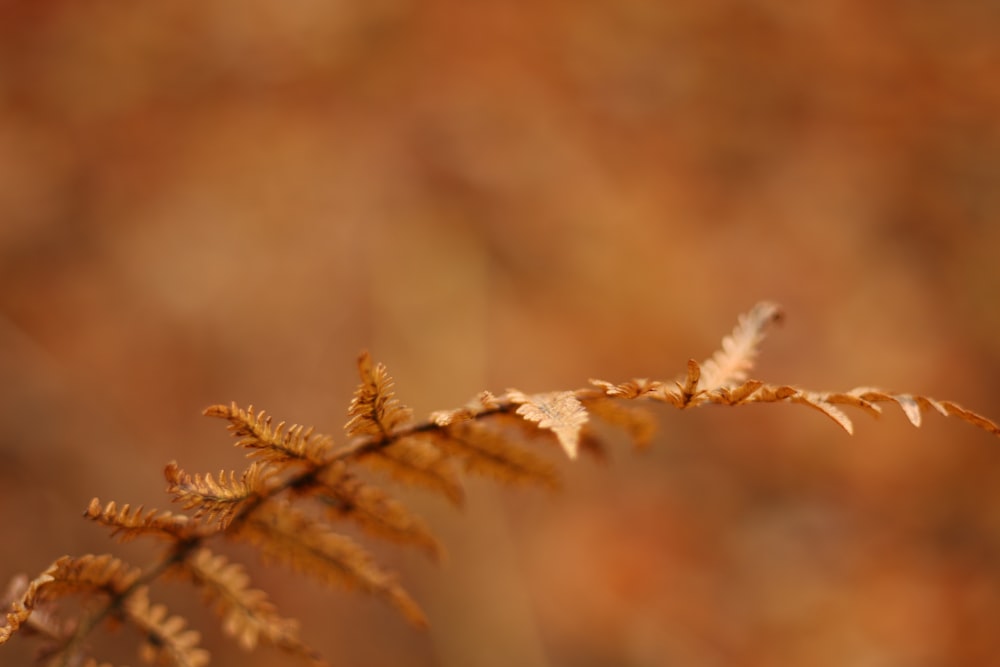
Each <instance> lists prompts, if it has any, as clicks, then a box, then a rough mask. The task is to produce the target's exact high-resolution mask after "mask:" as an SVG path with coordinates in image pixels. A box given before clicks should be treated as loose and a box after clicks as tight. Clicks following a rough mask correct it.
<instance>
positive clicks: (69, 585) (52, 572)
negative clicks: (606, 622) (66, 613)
mask: <svg viewBox="0 0 1000 667" xmlns="http://www.w3.org/2000/svg"><path fill="white" fill-rule="evenodd" d="M139 575H140V570H139V569H138V568H135V567H133V566H131V565H129V564H127V563H125V562H124V561H122V560H120V559H118V558H116V557H114V556H112V555H111V554H102V555H100V556H95V555H93V554H87V555H85V556H79V557H75V558H74V557H70V556H62V557H61V558H58V559H57V560H56V561H55V562H54V563H52V565H50V566H49V567H48V569H46V570H45V571H44V572H42V573H41V574H40V575H38V576H37V577H35V578H34V579H32V580H31V581H30V582H28V585H27V586H26V587H25V589H24V592H23V593H22V594H21V596H20V598H19V599H15V600H14V601H13V602H12V603H11V606H10V610H9V611H8V612H7V615H6V624H5V625H4V626H3V627H0V644H3V643H5V642H6V641H7V640H8V639H9V638H10V636H11V635H12V634H13V633H14V632H16V631H17V630H18V628H20V627H21V626H23V625H24V624H25V622H26V621H28V619H29V617H30V616H31V614H32V612H33V611H34V610H35V609H36V608H37V607H38V605H39V604H41V603H43V602H47V601H50V600H56V599H58V598H62V597H65V596H67V595H72V594H76V593H103V594H107V595H111V596H121V595H122V594H124V593H125V592H126V591H128V590H129V588H131V587H132V585H133V584H135V582H136V581H137V580H138V578H139Z"/></svg>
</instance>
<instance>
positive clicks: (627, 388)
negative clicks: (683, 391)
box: [590, 378, 663, 398]
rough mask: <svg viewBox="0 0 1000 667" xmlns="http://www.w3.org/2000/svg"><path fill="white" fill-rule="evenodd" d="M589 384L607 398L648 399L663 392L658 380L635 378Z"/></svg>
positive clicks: (661, 384) (595, 381)
mask: <svg viewBox="0 0 1000 667" xmlns="http://www.w3.org/2000/svg"><path fill="white" fill-rule="evenodd" d="M590 384H592V385H594V386H595V387H599V388H600V389H601V391H603V392H604V394H605V395H606V396H608V397H609V398H648V397H653V396H656V395H659V394H660V393H661V392H662V391H663V383H662V382H660V381H659V380H650V379H648V378H637V379H635V380H629V381H628V382H622V383H621V384H613V383H611V382H605V381H604V380H591V381H590Z"/></svg>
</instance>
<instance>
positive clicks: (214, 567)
mask: <svg viewBox="0 0 1000 667" xmlns="http://www.w3.org/2000/svg"><path fill="white" fill-rule="evenodd" d="M181 571H182V572H183V574H184V575H185V576H187V577H188V578H190V579H191V580H192V581H193V582H194V584H195V585H196V586H197V587H198V588H199V589H200V590H201V591H202V593H203V594H204V595H205V598H206V599H207V601H208V602H209V603H210V604H211V605H212V606H213V607H214V609H215V612H216V613H217V614H218V615H219V616H220V618H221V619H222V628H223V631H224V632H225V633H226V634H227V635H228V636H230V637H232V638H234V639H235V640H236V642H237V643H238V644H239V645H240V646H241V647H242V648H243V649H245V650H247V651H252V650H253V649H254V648H256V647H257V645H258V644H260V643H266V644H271V645H272V646H276V647H278V648H280V649H282V650H284V651H287V652H289V653H292V654H295V655H299V656H303V657H306V658H309V659H310V660H312V661H313V662H315V663H318V662H319V657H318V655H317V654H316V653H315V652H314V651H313V650H312V649H310V648H308V647H307V646H306V645H305V644H303V643H302V641H301V640H300V639H299V624H298V622H297V621H295V620H294V619H290V618H285V617H283V616H281V615H280V614H278V611H277V608H276V607H275V606H274V604H273V603H272V602H271V601H270V600H269V599H268V596H267V593H265V592H264V591H262V590H259V589H255V588H251V587H250V577H249V576H248V575H247V573H246V570H245V569H244V568H243V566H242V565H240V564H239V563H232V562H229V561H228V560H227V559H226V557H225V556H222V555H221V554H213V553H212V552H211V551H209V550H208V549H204V548H203V549H199V550H198V551H195V552H194V553H193V554H191V555H189V556H188V557H187V558H186V559H185V560H184V562H183V563H182V564H181Z"/></svg>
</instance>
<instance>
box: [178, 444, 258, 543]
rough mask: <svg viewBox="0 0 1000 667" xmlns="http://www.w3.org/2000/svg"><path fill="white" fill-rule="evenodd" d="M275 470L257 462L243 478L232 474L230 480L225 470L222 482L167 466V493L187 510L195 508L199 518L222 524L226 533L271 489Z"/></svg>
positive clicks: (219, 525) (220, 475) (196, 515)
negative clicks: (247, 507) (270, 479)
mask: <svg viewBox="0 0 1000 667" xmlns="http://www.w3.org/2000/svg"><path fill="white" fill-rule="evenodd" d="M271 472H273V468H271V467H270V466H268V465H267V464H264V463H260V462H257V461H255V462H254V463H252V464H251V465H250V467H249V468H247V469H246V470H245V471H244V472H243V474H242V475H241V476H240V478H239V479H237V478H236V473H235V472H230V473H229V476H228V478H227V476H226V473H225V471H222V472H220V473H219V479H218V481H216V480H215V479H212V475H211V473H209V474H207V475H205V476H204V477H203V476H201V475H200V474H195V475H194V476H191V475H189V474H188V473H186V472H184V471H183V470H181V469H180V468H179V467H178V466H177V463H176V462H171V463H169V464H167V467H166V469H165V470H164V471H163V474H164V476H165V477H166V479H167V492H168V493H170V494H171V495H172V496H173V497H174V501H175V502H179V503H181V507H183V508H184V509H186V510H190V509H193V510H194V517H195V518H196V519H203V520H204V521H206V522H208V523H211V522H213V521H215V522H217V523H218V527H219V530H224V529H225V528H226V526H228V525H229V522H230V521H232V519H233V517H234V516H235V515H236V513H237V512H238V511H239V510H240V508H242V507H244V506H245V505H247V504H249V503H250V502H253V501H254V500H255V499H257V498H258V497H260V496H261V495H262V494H263V493H264V492H265V491H266V489H267V480H268V477H269V476H270V473H271Z"/></svg>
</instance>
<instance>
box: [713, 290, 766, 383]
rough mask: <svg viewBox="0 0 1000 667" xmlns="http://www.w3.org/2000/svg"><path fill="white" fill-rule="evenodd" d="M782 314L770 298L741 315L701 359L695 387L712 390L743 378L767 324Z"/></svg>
mask: <svg viewBox="0 0 1000 667" xmlns="http://www.w3.org/2000/svg"><path fill="white" fill-rule="evenodd" d="M781 317H782V314H781V308H780V307H779V306H778V305H777V304H774V303H771V302H769V301H762V302H760V303H758V304H757V305H755V306H754V307H753V308H751V309H750V312H748V313H746V314H744V315H740V317H739V319H738V321H737V324H736V328H735V329H733V332H732V333H731V334H729V335H728V336H726V337H725V338H723V339H722V348H721V349H720V350H718V351H717V352H716V353H715V354H713V355H712V357H711V358H709V359H706V360H705V361H704V362H702V364H701V381H700V383H699V386H698V389H700V390H702V391H712V390H713V389H718V388H719V387H729V386H732V385H735V384H738V383H741V382H743V381H745V380H746V379H747V372H748V371H749V370H750V369H751V368H752V367H753V362H754V360H755V359H756V357H757V353H758V348H759V347H760V343H761V341H763V340H764V334H765V333H766V330H767V328H768V326H769V325H771V324H773V323H774V322H777V321H779V320H780V319H781Z"/></svg>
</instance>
